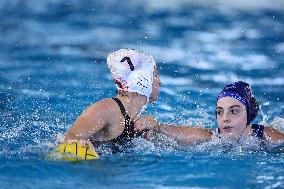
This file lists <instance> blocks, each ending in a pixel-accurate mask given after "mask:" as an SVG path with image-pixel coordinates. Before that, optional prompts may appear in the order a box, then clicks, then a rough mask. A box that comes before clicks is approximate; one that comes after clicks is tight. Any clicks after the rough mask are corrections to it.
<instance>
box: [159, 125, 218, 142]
mask: <svg viewBox="0 0 284 189" xmlns="http://www.w3.org/2000/svg"><path fill="white" fill-rule="evenodd" d="M155 130H156V132H158V133H162V134H164V135H166V136H168V137H171V138H173V139H174V140H176V141H177V142H178V143H182V144H194V143H197V142H204V141H209V140H211V139H212V131H211V130H210V129H206V128H202V127H189V126H176V125H170V124H161V123H159V124H158V125H157V126H156V127H155Z"/></svg>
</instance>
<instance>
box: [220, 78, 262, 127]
mask: <svg viewBox="0 0 284 189" xmlns="http://www.w3.org/2000/svg"><path fill="white" fill-rule="evenodd" d="M226 96H229V97H233V98H235V99H236V100H238V101H240V102H241V103H242V104H243V105H244V106H245V107H246V110H247V124H250V123H251V122H252V121H253V120H254V119H255V117H256V116H257V113H258V111H259V103H258V100H257V99H256V98H255V97H254V95H253V92H252V89H251V87H250V85H249V84H248V83H246V82H243V81H238V82H235V83H232V84H229V85H226V86H225V88H224V89H223V90H222V92H221V93H220V94H219V95H218V97H217V101H218V100H219V99H221V98H222V97H226Z"/></svg>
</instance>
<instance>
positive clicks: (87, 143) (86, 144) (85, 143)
mask: <svg viewBox="0 0 284 189" xmlns="http://www.w3.org/2000/svg"><path fill="white" fill-rule="evenodd" d="M65 142H66V143H67V144H72V143H73V142H77V143H78V144H80V146H81V147H89V148H91V149H93V150H94V146H93V144H92V143H91V142H90V141H89V140H83V139H80V140H65Z"/></svg>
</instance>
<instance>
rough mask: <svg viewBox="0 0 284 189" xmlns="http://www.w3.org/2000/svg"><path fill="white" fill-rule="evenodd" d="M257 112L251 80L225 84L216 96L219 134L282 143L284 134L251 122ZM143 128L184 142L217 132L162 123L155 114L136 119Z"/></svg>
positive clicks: (138, 128)
mask: <svg viewBox="0 0 284 189" xmlns="http://www.w3.org/2000/svg"><path fill="white" fill-rule="evenodd" d="M258 111H259V103H258V101H257V100H256V98H255V97H254V95H253V92H252V89H251V87H250V85H249V84H248V83H246V82H243V81H238V82H235V83H232V84H229V85H227V86H225V88H224V89H223V90H222V92H221V93H220V94H219V95H218V97H217V105H216V111H215V113H216V119H217V124H218V129H217V132H216V134H217V136H219V137H222V138H228V139H232V138H233V139H238V138H242V137H250V136H254V137H257V138H258V139H259V140H260V141H264V140H265V141H270V142H279V143H280V142H283V141H284V134H283V133H281V132H279V131H277V130H275V129H273V128H271V127H265V126H263V125H258V124H252V121H253V120H254V119H255V117H256V116H257V113H258ZM144 129H150V130H151V131H152V133H162V134H165V135H167V136H169V137H171V138H174V139H175V140H176V141H177V142H180V143H183V144H193V143H196V142H200V141H209V140H211V139H212V137H213V136H214V134H215V133H214V132H213V131H212V130H211V129H207V128H202V127H187V126H176V125H169V124H163V123H159V122H158V121H157V120H155V119H154V118H153V117H152V116H145V117H143V118H140V119H138V120H136V121H135V130H137V131H141V130H144Z"/></svg>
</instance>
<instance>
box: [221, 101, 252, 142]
mask: <svg viewBox="0 0 284 189" xmlns="http://www.w3.org/2000/svg"><path fill="white" fill-rule="evenodd" d="M216 117H217V123H218V128H219V129H220V133H221V135H222V136H224V137H225V138H239V137H240V136H241V135H242V134H243V132H244V130H245V129H246V123H247V112H246V107H245V106H244V105H243V104H242V103H241V102H240V101H238V100H236V99H235V98H233V97H223V98H221V99H219V100H218V102H217V107H216Z"/></svg>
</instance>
